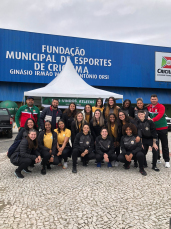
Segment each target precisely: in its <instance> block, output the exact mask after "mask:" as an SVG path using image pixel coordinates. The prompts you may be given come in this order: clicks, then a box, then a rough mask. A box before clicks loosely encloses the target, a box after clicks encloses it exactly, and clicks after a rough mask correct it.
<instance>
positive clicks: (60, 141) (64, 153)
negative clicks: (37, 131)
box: [54, 119, 71, 169]
mask: <svg viewBox="0 0 171 229" xmlns="http://www.w3.org/2000/svg"><path fill="white" fill-rule="evenodd" d="M54 131H55V132H56V133H57V135H58V137H57V150H58V153H57V156H58V157H61V158H63V159H64V164H63V169H66V168H67V167H68V165H67V158H68V156H69V157H71V146H70V144H69V138H70V137H71V131H70V130H69V129H67V128H65V123H64V120H62V119H60V120H59V121H58V129H55V130H54Z"/></svg>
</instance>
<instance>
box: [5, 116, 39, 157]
mask: <svg viewBox="0 0 171 229" xmlns="http://www.w3.org/2000/svg"><path fill="white" fill-rule="evenodd" d="M31 129H34V130H36V131H37V136H38V134H39V132H38V130H37V126H36V124H35V121H34V120H33V119H32V118H28V119H27V120H26V122H25V125H24V128H21V130H20V131H19V132H18V134H17V136H16V138H15V140H14V143H13V144H12V145H11V146H10V148H9V149H8V152H7V155H8V157H9V158H10V156H11V154H12V153H14V151H15V150H16V149H17V147H18V145H19V144H20V142H21V140H22V139H23V138H26V137H27V135H28V133H29V130H31Z"/></svg>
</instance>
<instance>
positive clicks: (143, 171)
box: [139, 168, 147, 176]
mask: <svg viewBox="0 0 171 229" xmlns="http://www.w3.org/2000/svg"><path fill="white" fill-rule="evenodd" d="M139 172H140V173H141V174H142V175H143V176H147V173H146V171H145V170H144V168H142V169H140V170H139Z"/></svg>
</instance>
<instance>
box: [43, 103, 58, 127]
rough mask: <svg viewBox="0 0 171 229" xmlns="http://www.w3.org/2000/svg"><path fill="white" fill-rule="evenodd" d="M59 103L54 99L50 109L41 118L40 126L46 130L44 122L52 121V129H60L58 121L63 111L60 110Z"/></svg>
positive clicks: (46, 109)
mask: <svg viewBox="0 0 171 229" xmlns="http://www.w3.org/2000/svg"><path fill="white" fill-rule="evenodd" d="M58 105H59V101H58V100H57V99H54V100H53V101H52V105H51V106H50V107H47V108H45V109H44V110H43V111H42V113H41V116H40V126H41V129H42V130H44V122H45V121H47V120H48V121H50V122H51V124H52V129H53V130H54V129H56V128H57V127H58V120H59V119H60V118H61V117H62V111H61V110H60V109H59V108H58Z"/></svg>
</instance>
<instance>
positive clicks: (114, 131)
mask: <svg viewBox="0 0 171 229" xmlns="http://www.w3.org/2000/svg"><path fill="white" fill-rule="evenodd" d="M107 126H108V133H109V136H110V137H111V138H112V139H113V143H114V147H115V149H114V152H115V153H116V156H117V158H118V156H119V154H120V144H119V140H118V123H117V117H116V115H115V114H114V113H113V114H112V113H111V114H109V117H108V121H107ZM117 158H116V161H113V162H112V165H113V166H118V159H117Z"/></svg>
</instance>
